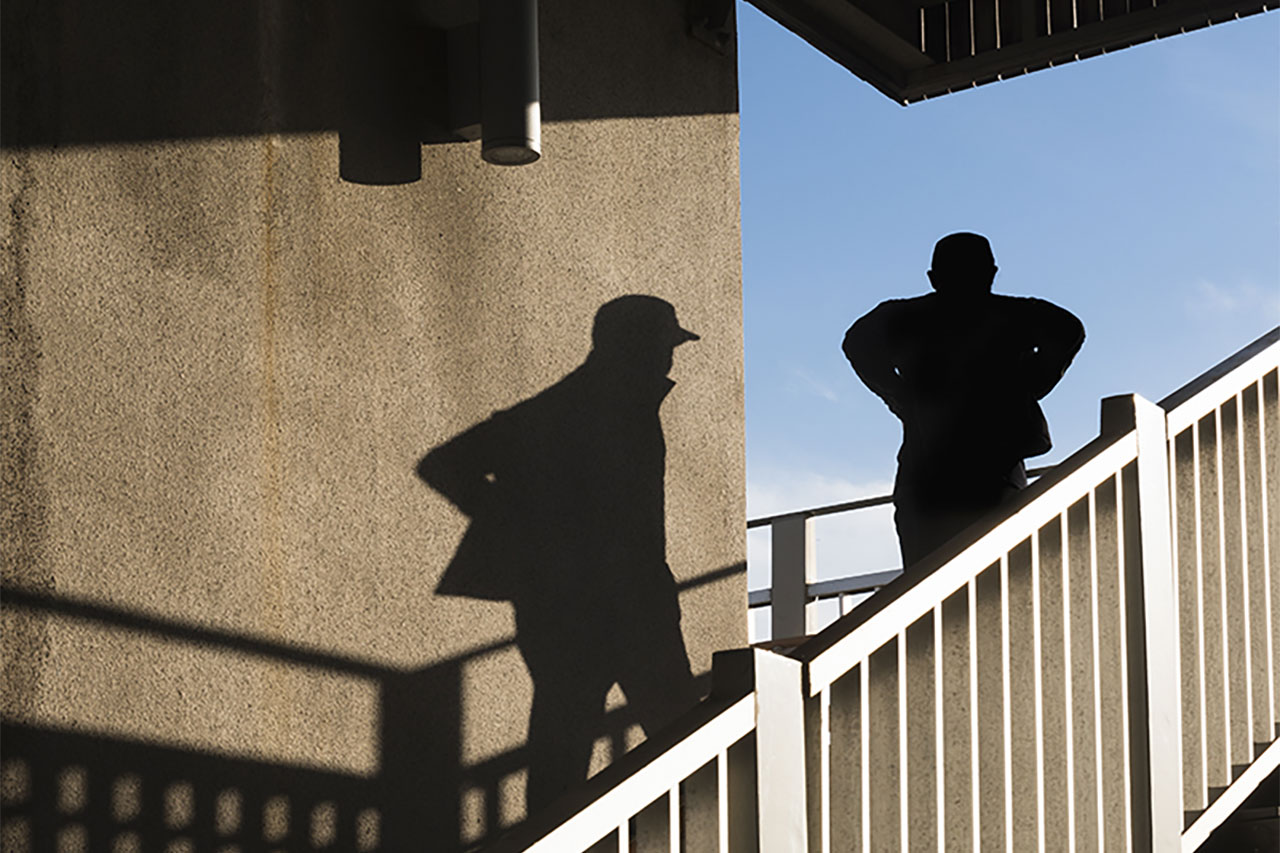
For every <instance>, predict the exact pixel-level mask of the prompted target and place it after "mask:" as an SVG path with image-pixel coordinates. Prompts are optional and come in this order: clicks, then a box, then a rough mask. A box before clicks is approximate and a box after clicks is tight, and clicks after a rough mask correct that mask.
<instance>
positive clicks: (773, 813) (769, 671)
mask: <svg viewBox="0 0 1280 853" xmlns="http://www.w3.org/2000/svg"><path fill="white" fill-rule="evenodd" d="M754 656H755V659H754V661H753V665H754V667H755V687H756V689H755V695H756V779H757V780H758V781H757V785H758V789H757V790H758V791H759V795H758V802H759V811H758V815H759V820H760V824H759V831H760V848H759V849H760V851H761V853H807V851H808V841H809V827H808V822H807V821H808V812H807V809H806V805H805V803H806V797H805V742H804V698H805V689H804V664H802V663H801V662H800V661H798V660H795V659H793V658H789V657H786V656H785V655H780V654H777V653H775V652H770V651H765V650H764V649H755V650H754Z"/></svg>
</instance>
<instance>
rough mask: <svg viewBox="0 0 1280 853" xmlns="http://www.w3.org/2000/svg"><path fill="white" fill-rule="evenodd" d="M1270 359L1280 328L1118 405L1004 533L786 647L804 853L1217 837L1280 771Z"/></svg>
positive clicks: (1032, 492)
mask: <svg viewBox="0 0 1280 853" xmlns="http://www.w3.org/2000/svg"><path fill="white" fill-rule="evenodd" d="M1277 364H1280V331H1277V332H1272V333H1271V334H1269V335H1268V336H1266V337H1264V338H1263V339H1261V340H1260V341H1258V342H1256V343H1255V344H1254V345H1252V346H1250V347H1249V348H1247V349H1246V350H1244V351H1242V352H1241V353H1240V354H1238V355H1237V356H1235V357H1233V358H1232V359H1229V360H1228V361H1227V362H1224V363H1223V364H1222V365H1219V366H1218V367H1217V368H1215V369H1214V370H1213V371H1210V372H1209V373H1208V374H1205V375H1204V376H1202V377H1200V378H1199V379H1197V380H1196V381H1195V382H1193V383H1191V384H1190V385H1188V386H1187V387H1186V388H1184V389H1183V390H1181V391H1179V392H1177V393H1175V394H1174V395H1172V396H1171V397H1169V398H1166V400H1165V401H1162V405H1160V406H1157V405H1155V404H1152V403H1149V402H1147V401H1145V400H1142V399H1141V398H1139V397H1136V396H1130V397H1117V398H1110V399H1108V400H1105V401H1104V402H1103V419H1102V420H1103V428H1102V434H1101V435H1100V436H1099V438H1098V439H1096V440H1095V441H1094V442H1092V443H1090V445H1088V446H1086V447H1085V448H1084V449H1082V450H1081V451H1080V452H1079V453H1077V454H1075V455H1074V456H1073V457H1072V458H1071V459H1069V460H1067V461H1066V462H1064V463H1063V464H1062V465H1060V466H1059V467H1058V469H1056V470H1055V471H1053V472H1050V473H1049V474H1046V475H1045V476H1044V477H1043V478H1042V480H1041V481H1040V482H1039V483H1037V484H1036V485H1035V486H1033V487H1031V488H1030V489H1029V490H1028V492H1027V493H1026V494H1025V495H1023V496H1021V497H1020V499H1019V500H1018V501H1017V503H1016V504H1015V505H1014V506H1013V507H1011V511H1010V514H1009V515H1008V517H1007V518H1005V519H1004V520H1002V521H1000V522H999V523H997V524H995V526H994V527H993V528H992V529H991V530H990V531H989V532H987V533H985V534H983V535H982V536H980V537H978V538H977V539H976V541H973V542H971V543H965V542H959V543H957V542H953V543H952V544H951V545H949V546H947V548H945V549H944V550H945V551H949V552H950V553H935V555H933V556H932V557H931V558H930V559H929V560H927V561H926V565H923V566H921V567H920V569H921V570H920V571H918V572H917V571H913V572H912V573H910V576H907V577H903V578H901V579H899V580H898V581H895V582H893V583H891V584H889V585H888V586H887V587H886V588H885V589H883V590H882V591H881V592H880V593H879V594H877V595H876V596H874V597H873V598H871V599H870V600H869V601H868V602H867V603H866V604H864V605H863V606H861V607H859V608H857V609H856V610H855V611H853V612H852V613H850V614H849V615H848V616H845V617H843V618H842V619H840V620H839V621H838V622H836V623H835V624H834V625H832V626H831V627H830V628H828V629H827V630H825V631H823V632H822V633H821V634H819V635H818V636H817V637H815V638H814V639H812V640H811V641H809V642H807V643H805V644H804V645H802V646H800V647H799V648H797V649H796V650H795V651H794V652H793V656H794V657H796V658H797V659H798V660H800V661H802V662H803V663H804V665H805V668H806V672H807V675H808V683H807V698H806V707H805V712H804V719H803V721H802V722H797V723H796V725H798V726H802V727H803V729H804V731H805V739H806V743H807V744H808V750H809V756H808V761H807V779H808V782H807V785H806V787H805V791H804V792H803V794H801V796H804V797H805V798H806V803H805V808H806V811H807V813H808V814H809V818H810V820H809V824H808V838H807V839H806V840H805V841H807V846H808V848H809V849H812V850H827V849H830V846H829V845H830V844H831V843H832V840H833V839H841V840H842V841H841V844H842V846H844V847H845V848H846V849H853V850H864V851H866V850H876V851H880V850H896V849H900V848H906V847H908V846H909V847H911V848H912V849H915V848H917V847H926V848H930V849H932V848H933V847H936V846H938V844H939V842H940V840H944V839H945V840H946V842H947V844H948V846H950V845H951V844H952V843H957V842H958V843H960V845H961V846H962V847H963V848H965V849H970V848H972V849H979V848H980V849H984V850H986V849H1004V850H1042V849H1046V848H1048V847H1054V846H1056V845H1058V844H1061V843H1062V842H1063V840H1066V841H1067V842H1068V843H1069V844H1071V845H1072V846H1074V847H1075V848H1076V849H1082V850H1093V849H1108V850H1111V849H1118V850H1130V849H1132V850H1158V851H1164V850H1175V849H1183V850H1187V851H1190V850H1194V849H1195V848H1196V846H1198V844H1199V843H1200V842H1202V841H1203V840H1204V839H1205V838H1207V837H1208V834H1209V833H1210V832H1211V831H1212V830H1213V829H1214V828H1215V827H1216V826H1217V825H1219V824H1220V823H1221V821H1222V820H1223V819H1225V817H1226V816H1227V815H1228V814H1229V813H1230V811H1231V808H1232V803H1236V804H1238V802H1240V801H1242V800H1243V796H1244V794H1247V793H1248V789H1249V787H1250V786H1251V785H1256V784H1257V780H1258V779H1259V778H1261V777H1265V776H1266V774H1267V773H1268V772H1270V770H1271V769H1273V768H1274V766H1275V764H1276V761H1277V760H1278V759H1280V747H1277V746H1276V745H1275V744H1274V741H1275V740H1276V737H1277V734H1280V732H1277V730H1276V727H1275V726H1276V721H1277V719H1280V707H1278V706H1277V703H1276V699H1277V696H1280V692H1278V691H1277V689H1276V684H1277V681H1276V679H1277V678H1278V677H1280V673H1277V670H1276V662H1277V661H1276V651H1277V650H1280V643H1277V633H1276V630H1277V626H1280V591H1278V590H1277V585H1278V584H1280V572H1278V571H1277V568H1276V561H1275V551H1276V547H1277V546H1278V545H1280V535H1277V531H1276V525H1277V524H1278V523H1280V497H1277V496H1276V492H1275V489H1276V487H1277V485H1278V484H1280V477H1278V476H1276V475H1277V473H1278V472H1277V471H1276V466H1277V465H1280V447H1278V446H1277V445H1276V443H1275V442H1276V438H1277V437H1280V415H1278V414H1277V408H1276V407H1277V403H1276V397H1277V394H1276V390H1275V386H1276V376H1277V371H1276V366H1277ZM1224 401H1225V402H1224ZM1193 425H1194V431H1193V432H1190V433H1188V432H1187V431H1188V430H1189V429H1192V427H1193ZM1170 434H1172V436H1173V442H1172V464H1171V463H1170V453H1171V447H1170V442H1169V435H1170ZM1219 437H1220V438H1219ZM1188 447H1189V448H1191V450H1192V451H1194V452H1191V453H1188V452H1187V448H1188ZM1196 466H1199V467H1196ZM1171 471H1172V478H1173V483H1174V486H1175V491H1174V492H1173V495H1174V499H1173V506H1172V507H1171V499H1170V494H1171V493H1170V476H1171V474H1170V472H1171ZM1175 531H1177V535H1176V536H1175V535H1174V533H1175ZM1188 543H1190V545H1189V544H1188ZM1175 567H1176V569H1177V571H1176V572H1175ZM1193 592H1194V594H1192V593H1193ZM872 768H874V769H875V773H874V780H875V784H874V785H872V784H871V781H872V778H873V777H872V773H871V769H872ZM1224 789H1225V790H1226V791H1227V792H1233V791H1234V793H1232V795H1231V796H1230V797H1228V796H1227V795H1226V794H1223V793H1222V792H1223V791H1224ZM1215 795H1217V796H1218V798H1219V799H1220V800H1221V802H1222V805H1221V806H1220V807H1218V808H1216V809H1215V808H1214V806H1213V805H1211V804H1210V801H1211V799H1212V798H1213V797H1215ZM1206 806H1208V808H1206ZM1184 828H1185V830H1186V832H1185V834H1184ZM801 844H802V845H803V842H801ZM793 849H805V848H804V846H798V847H794V848H793Z"/></svg>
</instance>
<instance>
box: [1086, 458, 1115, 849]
mask: <svg viewBox="0 0 1280 853" xmlns="http://www.w3.org/2000/svg"><path fill="white" fill-rule="evenodd" d="M1116 479H1117V480H1118V479H1120V478H1119V477H1118V476H1117V477H1116ZM1089 600H1090V601H1091V602H1093V606H1092V607H1091V608H1089V610H1090V613H1091V614H1092V619H1091V623H1090V626H1089V630H1090V633H1091V634H1092V637H1091V638H1090V642H1091V644H1092V645H1091V655H1092V657H1093V762H1094V763H1093V767H1094V774H1093V780H1094V797H1095V799H1096V801H1097V802H1096V805H1095V808H1096V809H1097V814H1098V849H1099V850H1103V849H1105V848H1106V837H1107V836H1106V831H1105V830H1106V826H1105V823H1106V820H1105V817H1106V811H1105V808H1104V802H1103V797H1102V785H1103V781H1104V774H1103V772H1102V662H1101V660H1099V658H1100V653H1101V649H1102V643H1101V638H1100V637H1099V636H1098V634H1099V629H1098V610H1099V606H1098V604H1099V601H1100V600H1101V599H1100V598H1099V597H1098V490H1097V489H1096V488H1094V489H1090V490H1089Z"/></svg>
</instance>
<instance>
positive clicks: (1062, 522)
mask: <svg viewBox="0 0 1280 853" xmlns="http://www.w3.org/2000/svg"><path fill="white" fill-rule="evenodd" d="M1058 525H1059V528H1060V529H1061V531H1062V568H1061V571H1062V673H1063V687H1064V689H1063V693H1062V698H1063V702H1064V703H1065V704H1066V706H1067V707H1066V714H1065V715H1064V716H1065V718H1066V719H1065V722H1066V746H1067V849H1068V850H1069V851H1071V853H1075V849H1076V763H1075V749H1074V748H1073V745H1074V744H1075V726H1074V725H1072V718H1073V717H1074V715H1075V701H1074V697H1073V695H1072V689H1071V688H1072V683H1071V681H1072V679H1071V540H1070V536H1069V533H1070V529H1069V527H1068V525H1067V514H1066V513H1065V512H1064V513H1062V514H1061V515H1059V516H1058Z"/></svg>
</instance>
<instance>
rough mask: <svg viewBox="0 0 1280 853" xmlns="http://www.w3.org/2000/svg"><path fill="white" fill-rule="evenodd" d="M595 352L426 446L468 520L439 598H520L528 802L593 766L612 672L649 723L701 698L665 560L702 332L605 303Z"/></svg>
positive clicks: (665, 316) (443, 489)
mask: <svg viewBox="0 0 1280 853" xmlns="http://www.w3.org/2000/svg"><path fill="white" fill-rule="evenodd" d="M591 339H592V349H591V352H590V354H589V355H588V356H587V359H586V362H585V363H584V364H582V365H581V366H580V367H578V368H577V369H576V370H574V371H573V372H572V373H570V374H569V375H568V376H566V377H565V378H564V379H562V380H560V381H559V382H557V383H556V384H555V385H553V386H551V387H550V388H548V389H546V390H545V391H543V392H541V393H540V394H538V395H537V396H535V397H532V398H530V399H528V400H525V401H523V402H521V403H518V404H516V405H515V406H513V407H511V408H510V409H506V410H504V411H500V412H497V413H495V414H494V415H493V416H492V417H490V418H489V419H488V420H486V421H484V422H483V423H481V424H479V425H477V426H475V427H472V428H471V429H469V430H467V431H466V432H464V433H462V434H461V435H459V436H457V437H455V438H453V439H451V440H450V441H449V442H447V443H446V444H443V445H441V446H440V447H437V448H436V449H434V450H432V451H431V452H430V453H429V454H427V456H426V457H424V458H423V459H422V461H421V462H420V463H419V466H418V473H419V475H420V476H421V477H422V479H424V480H425V481H426V482H427V483H428V484H430V485H431V486H432V488H434V489H436V490H437V491H438V492H440V493H441V494H443V495H444V496H445V497H447V498H448V499H449V500H451V501H452V502H453V503H454V504H455V505H457V507H458V508H459V509H461V510H462V511H463V512H464V513H466V514H467V515H468V516H470V517H471V526H470V528H469V529H468V530H467V532H466V534H465V535H464V537H463V539H462V542H461V543H460V544H459V546H458V550H457V553H456V554H455V555H454V558H453V560H452V562H451V563H450V564H449V567H448V568H447V569H446V571H445V574H444V576H443V578H442V579H441V580H440V583H439V586H438V587H437V589H436V592H437V593H439V594H440V595H461V596H469V597H473V598H482V599H491V600H498V601H508V600H509V601H511V602H512V603H513V604H514V605H515V616H516V631H517V634H516V643H517V645H518V646H519V648H520V653H521V655H522V656H523V657H524V661H525V664H526V666H527V667H528V670H529V675H530V677H531V678H532V680H533V691H534V694H533V707H532V709H531V712H530V719H529V746H528V751H529V756H530V766H529V777H528V786H527V791H528V797H527V800H528V808H529V811H530V813H532V812H533V811H534V810H536V809H538V808H541V807H543V806H545V805H546V804H547V803H548V802H550V801H551V800H553V799H555V798H556V797H557V796H558V795H559V794H560V793H562V792H563V791H564V790H565V789H566V788H568V787H569V786H571V785H573V784H575V783H579V782H582V781H583V780H585V779H586V777H587V770H588V765H589V763H590V759H591V749H592V744H593V741H594V740H595V738H597V737H599V736H601V735H602V734H604V733H605V732H604V725H603V723H604V715H605V697H606V696H607V694H608V692H609V690H610V688H612V686H613V685H614V684H615V683H616V684H618V685H619V686H620V687H621V688H622V691H623V693H624V694H625V695H626V698H627V705H628V707H629V709H631V710H632V711H634V713H635V717H636V719H637V720H638V722H640V724H641V725H642V726H643V727H644V729H645V732H646V734H652V733H653V731H654V730H655V729H656V728H658V727H661V726H663V725H666V724H667V723H668V722H670V721H671V720H672V719H673V718H674V717H675V716H677V715H678V714H679V713H680V712H682V711H685V710H687V709H688V708H690V707H691V706H692V705H693V704H694V703H695V702H696V701H697V695H696V693H695V689H694V682H693V676H692V673H691V672H690V669H689V659H688V654H687V652H686V651H685V646H684V637H683V635H682V634H681V632H680V607H679V602H678V600H677V595H676V585H675V580H674V578H673V577H672V574H671V570H670V569H669V568H668V566H667V562H666V513H665V487H664V479H665V469H666V442H665V441H664V439H663V435H662V423H661V421H660V419H659V413H658V410H659V407H660V406H661V405H662V401H663V399H664V398H665V397H666V396H667V394H668V393H669V392H670V391H671V388H672V387H673V386H674V384H675V383H674V382H672V381H671V380H670V379H668V378H667V372H668V371H669V370H670V369H671V365H672V354H673V350H674V348H675V347H676V346H678V345H679V344H681V343H684V342H685V341H696V340H698V336H697V335H695V334H693V333H692V332H689V331H687V330H685V329H682V328H680V325H679V324H678V323H677V322H676V314H675V309H674V308H672V306H671V304H670V303H668V302H665V301H663V300H661V299H657V298H655V297H651V296H623V297H621V298H618V299H615V300H612V301H611V302H608V303H606V304H605V305H603V306H601V308H600V309H599V311H598V312H597V313H596V317H595V323H594V326H593V329H592V335H591Z"/></svg>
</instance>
